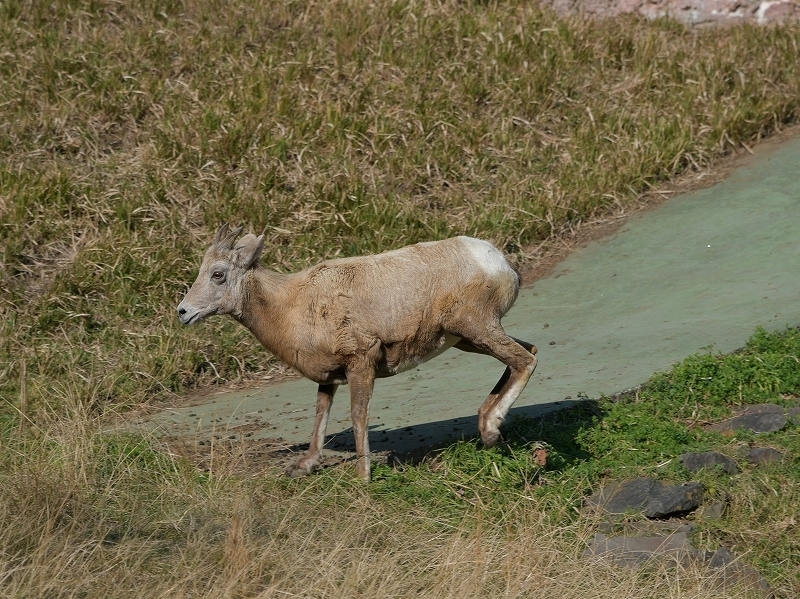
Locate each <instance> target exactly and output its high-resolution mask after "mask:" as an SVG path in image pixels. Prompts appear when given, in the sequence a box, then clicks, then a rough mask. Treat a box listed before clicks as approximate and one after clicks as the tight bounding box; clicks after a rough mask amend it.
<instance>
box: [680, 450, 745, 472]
mask: <svg viewBox="0 0 800 599" xmlns="http://www.w3.org/2000/svg"><path fill="white" fill-rule="evenodd" d="M680 458H681V461H682V462H683V465H684V466H686V469H687V470H689V472H698V471H700V470H702V469H703V468H709V469H711V468H715V467H716V468H721V469H722V471H723V472H725V473H726V474H736V473H737V472H739V466H737V465H736V462H735V461H734V460H733V459H732V458H729V457H728V456H726V455H723V454H721V453H717V452H716V451H706V452H704V453H684V454H683V455H681V456H680Z"/></svg>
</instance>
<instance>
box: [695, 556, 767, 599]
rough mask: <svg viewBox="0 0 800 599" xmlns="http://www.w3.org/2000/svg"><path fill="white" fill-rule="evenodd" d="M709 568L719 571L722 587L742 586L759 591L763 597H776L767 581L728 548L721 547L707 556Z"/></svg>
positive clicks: (719, 582)
mask: <svg viewBox="0 0 800 599" xmlns="http://www.w3.org/2000/svg"><path fill="white" fill-rule="evenodd" d="M707 560H708V566H709V567H710V568H713V569H715V570H718V571H719V572H718V573H717V578H718V584H719V585H720V586H722V587H726V588H727V587H732V586H737V585H738V586H742V587H744V588H746V589H748V590H753V591H758V592H759V593H760V594H761V596H762V597H765V598H767V597H774V596H775V595H774V593H773V592H772V588H771V587H770V585H769V582H767V579H766V578H764V576H762V575H761V573H760V572H759V571H758V570H756V569H755V568H754V567H753V566H749V565H747V564H745V563H743V562H742V561H741V560H739V559H738V558H737V557H736V556H734V555H733V554H732V553H731V552H730V550H729V549H728V548H727V547H720V548H719V549H717V550H716V551H715V552H714V553H713V554H711V555H710V556H707Z"/></svg>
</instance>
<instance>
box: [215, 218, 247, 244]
mask: <svg viewBox="0 0 800 599" xmlns="http://www.w3.org/2000/svg"><path fill="white" fill-rule="evenodd" d="M243 229H244V227H236V228H235V229H234V230H233V231H228V223H225V224H224V225H222V226H221V227H220V229H219V231H217V237H216V238H215V239H214V245H216V246H217V247H220V248H222V249H225V250H232V249H233V243H234V242H235V241H236V238H237V237H239V235H240V234H241V232H242V230H243Z"/></svg>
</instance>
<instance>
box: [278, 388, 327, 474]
mask: <svg viewBox="0 0 800 599" xmlns="http://www.w3.org/2000/svg"><path fill="white" fill-rule="evenodd" d="M338 387H339V385H320V386H319V388H318V390H317V414H316V416H315V417H314V432H313V433H312V434H311V443H310V444H309V446H308V451H307V452H306V454H305V455H304V456H303V457H302V458H300V459H299V460H297V462H296V463H295V464H294V465H293V466H291V467H290V468H289V469H288V470H287V471H286V474H288V475H289V476H291V477H298V476H306V475H307V474H311V472H313V471H314V470H316V469H317V468H318V467H319V465H320V464H322V447H323V446H324V445H325V429H326V428H327V427H328V416H329V415H330V413H331V405H332V404H333V396H334V394H335V393H336V389H337V388H338Z"/></svg>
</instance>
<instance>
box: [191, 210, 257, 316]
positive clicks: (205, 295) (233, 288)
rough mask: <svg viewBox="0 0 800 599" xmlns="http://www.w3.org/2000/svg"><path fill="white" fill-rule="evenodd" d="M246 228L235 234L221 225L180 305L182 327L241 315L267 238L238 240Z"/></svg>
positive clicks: (247, 237)
mask: <svg viewBox="0 0 800 599" xmlns="http://www.w3.org/2000/svg"><path fill="white" fill-rule="evenodd" d="M243 228H244V227H238V228H236V229H234V230H232V231H230V230H229V229H228V225H227V224H225V225H222V227H221V228H220V230H219V231H217V236H216V238H215V239H214V243H213V244H212V245H211V247H210V248H208V251H207V252H206V255H205V257H204V258H203V263H202V264H201V265H200V273H199V274H198V275H197V280H196V281H195V282H194V284H193V285H192V287H191V289H189V292H188V293H187V294H186V297H184V298H183V301H182V302H181V303H180V304H179V305H178V317H179V318H180V319H181V322H182V323H183V324H193V323H195V322H199V321H201V320H202V319H204V318H206V317H207V316H212V315H214V314H231V315H233V316H234V317H237V316H239V315H240V314H241V305H242V286H243V283H244V281H245V279H246V277H247V274H248V272H249V271H250V270H251V269H253V268H255V267H256V266H257V265H258V260H259V258H260V257H261V250H262V249H263V248H264V236H263V235H259V236H258V237H256V236H255V235H253V234H252V233H248V234H247V235H245V236H244V237H242V238H241V239H238V240H237V238H238V237H239V235H240V234H241V232H242V229H243Z"/></svg>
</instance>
